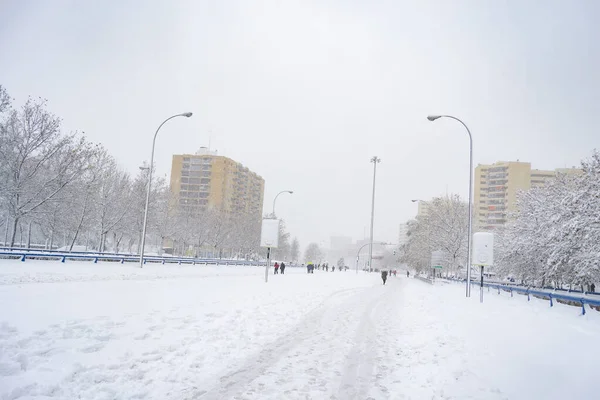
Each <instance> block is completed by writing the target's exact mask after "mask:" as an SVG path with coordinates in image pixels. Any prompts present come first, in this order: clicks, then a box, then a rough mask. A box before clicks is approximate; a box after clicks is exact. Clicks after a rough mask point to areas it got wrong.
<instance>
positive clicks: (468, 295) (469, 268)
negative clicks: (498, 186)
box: [427, 115, 473, 297]
mask: <svg viewBox="0 0 600 400" xmlns="http://www.w3.org/2000/svg"><path fill="white" fill-rule="evenodd" d="M439 118H450V119H453V120H455V121H458V122H460V123H461V124H462V126H464V127H465V129H466V130H467V133H468V134H469V238H468V240H467V289H466V294H467V297H471V233H472V231H473V136H471V131H470V130H469V128H468V127H467V125H466V124H465V123H464V122H462V121H461V120H460V119H458V118H456V117H453V116H451V115H429V116H428V117H427V119H428V120H430V121H435V120H436V119H439Z"/></svg>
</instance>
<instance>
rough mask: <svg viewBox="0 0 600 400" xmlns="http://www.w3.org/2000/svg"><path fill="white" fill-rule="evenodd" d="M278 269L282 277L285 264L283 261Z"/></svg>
mask: <svg viewBox="0 0 600 400" xmlns="http://www.w3.org/2000/svg"><path fill="white" fill-rule="evenodd" d="M279 269H280V270H281V275H283V274H284V273H285V263H284V262H283V261H282V262H281V265H280V266H279Z"/></svg>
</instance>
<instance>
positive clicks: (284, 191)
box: [272, 190, 294, 218]
mask: <svg viewBox="0 0 600 400" xmlns="http://www.w3.org/2000/svg"><path fill="white" fill-rule="evenodd" d="M282 193H289V194H294V192H293V191H292V190H282V191H281V192H279V193H277V196H275V198H274V199H273V214H272V216H273V218H275V203H276V202H277V198H278V197H279V195H280V194H282Z"/></svg>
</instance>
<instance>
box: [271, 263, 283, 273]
mask: <svg viewBox="0 0 600 400" xmlns="http://www.w3.org/2000/svg"><path fill="white" fill-rule="evenodd" d="M273 267H274V268H275V275H277V274H278V273H279V271H281V273H282V274H285V263H284V262H283V261H282V262H281V264H279V263H278V262H277V261H275V265H273Z"/></svg>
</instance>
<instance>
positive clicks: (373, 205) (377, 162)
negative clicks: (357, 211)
mask: <svg viewBox="0 0 600 400" xmlns="http://www.w3.org/2000/svg"><path fill="white" fill-rule="evenodd" d="M371 162H372V163H373V197H372V198H371V240H370V242H371V247H369V268H371V265H372V264H373V222H374V220H375V176H376V175H377V164H379V163H380V162H381V158H378V157H377V156H373V157H372V158H371Z"/></svg>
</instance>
